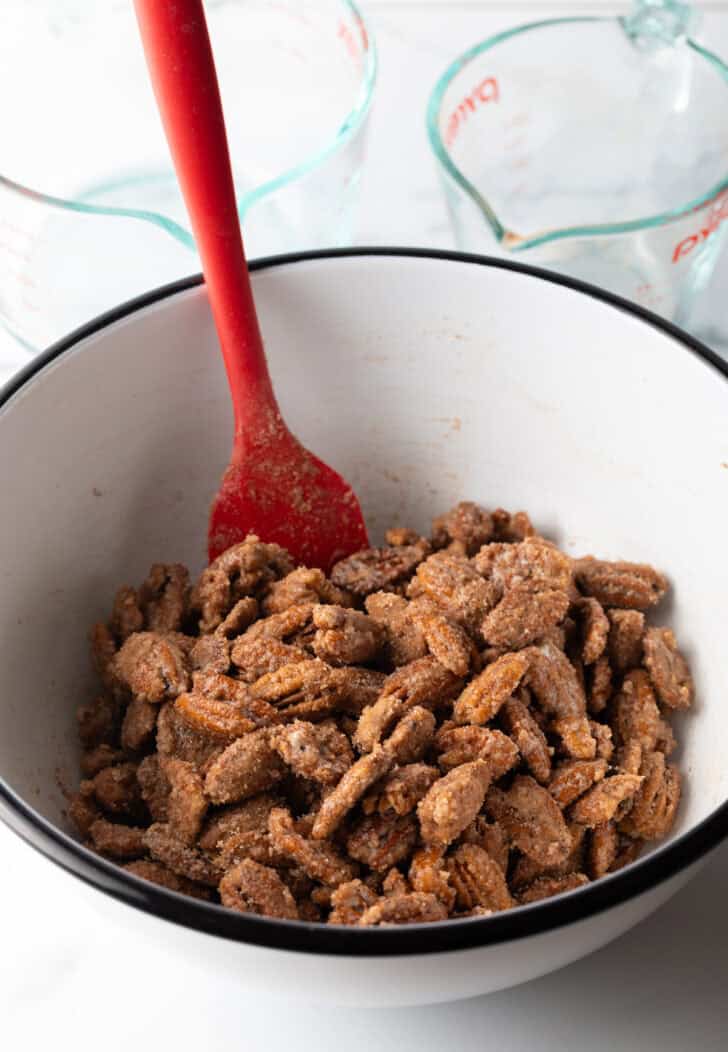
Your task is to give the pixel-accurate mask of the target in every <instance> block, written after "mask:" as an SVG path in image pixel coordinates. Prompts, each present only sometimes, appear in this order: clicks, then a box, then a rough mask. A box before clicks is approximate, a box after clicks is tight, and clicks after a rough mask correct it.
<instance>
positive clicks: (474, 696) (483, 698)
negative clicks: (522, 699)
mask: <svg viewBox="0 0 728 1052" xmlns="http://www.w3.org/2000/svg"><path fill="white" fill-rule="evenodd" d="M569 667H571V666H569ZM528 668H529V657H528V654H524V653H520V652H519V653H515V654H504V655H503V657H500V658H498V659H497V660H496V661H494V662H493V663H492V665H486V667H485V668H484V669H483V671H482V672H481V673H480V675H478V676H476V677H475V679H472V680H471V681H470V683H468V685H467V687H466V688H465V690H464V691H463V692H462V694H461V695H460V697H459V698H458V699H457V701H456V702H455V705H454V707H453V717H454V719H455V722H456V723H477V724H484V723H488V722H489V720H492V719H493V717H494V716H495V715H497V713H498V711H499V709H500V708H501V706H502V705H503V704H504V703H505V702H506V701H507V700H508V698H509V697H510V696H511V694H513V692H514V691H515V689H516V687H517V686H518V684H519V683H520V682H521V680H522V679H523V677H524V676H525V675H526V672H527V671H528Z"/></svg>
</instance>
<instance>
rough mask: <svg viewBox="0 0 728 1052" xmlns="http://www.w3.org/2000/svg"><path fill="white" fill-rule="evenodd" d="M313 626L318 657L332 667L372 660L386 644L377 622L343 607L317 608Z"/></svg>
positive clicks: (314, 648) (315, 651) (315, 649)
mask: <svg viewBox="0 0 728 1052" xmlns="http://www.w3.org/2000/svg"><path fill="white" fill-rule="evenodd" d="M313 623H314V625H315V626H316V635H315V636H314V640H313V651H314V653H315V655H316V657H318V658H321V659H322V660H323V661H328V662H329V664H331V665H359V664H366V663H367V662H369V661H373V660H374V659H375V658H376V656H377V654H378V653H379V650H380V648H381V646H382V642H383V633H382V630H381V629H380V627H379V625H378V624H377V623H376V621H373V620H372V619H371V618H370V617H367V615H366V614H363V613H361V612H360V611H359V610H347V609H346V608H345V607H343V606H334V605H330V606H315V607H314V608H313Z"/></svg>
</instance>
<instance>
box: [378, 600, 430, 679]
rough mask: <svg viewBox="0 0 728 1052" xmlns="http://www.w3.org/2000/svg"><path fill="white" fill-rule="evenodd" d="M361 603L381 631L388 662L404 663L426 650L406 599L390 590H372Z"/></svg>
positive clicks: (395, 664)
mask: <svg viewBox="0 0 728 1052" xmlns="http://www.w3.org/2000/svg"><path fill="white" fill-rule="evenodd" d="M364 605H365V606H366V610H367V613H368V614H369V617H370V618H371V620H372V621H374V622H375V623H376V624H377V625H379V627H380V628H381V629H382V632H383V634H384V656H385V658H386V660H387V662H388V663H389V664H390V665H394V666H395V667H397V666H399V665H408V664H409V663H410V662H412V661H416V660H417V659H418V658H422V657H424V656H425V654H427V643H426V642H425V637H424V634H423V632H422V630H421V628H420V627H419V625H418V624H416V623H415V621H414V620H413V619H412V617H411V616H410V603H409V602H408V601H407V600H406V599H404V598H403V597H402V596H401V595H394V593H392V592H374V593H373V594H372V595H369V596H367V598H366V600H365V602H364Z"/></svg>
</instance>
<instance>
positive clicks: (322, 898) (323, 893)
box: [289, 870, 331, 909]
mask: <svg viewBox="0 0 728 1052" xmlns="http://www.w3.org/2000/svg"><path fill="white" fill-rule="evenodd" d="M290 872H291V871H290V870H289V873H290ZM301 872H303V871H301ZM306 879H309V878H306ZM311 884H313V881H311ZM309 894H310V899H311V901H312V902H314V903H315V904H316V905H317V906H320V907H322V908H323V909H330V908H331V888H324V887H322V886H321V885H318V886H317V885H315V884H314V885H313V887H312V888H311V891H310V893H309Z"/></svg>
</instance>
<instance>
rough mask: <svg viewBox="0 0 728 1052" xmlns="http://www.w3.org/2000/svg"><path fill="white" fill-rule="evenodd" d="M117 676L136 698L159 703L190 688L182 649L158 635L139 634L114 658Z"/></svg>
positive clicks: (127, 642) (124, 645) (149, 633)
mask: <svg viewBox="0 0 728 1052" xmlns="http://www.w3.org/2000/svg"><path fill="white" fill-rule="evenodd" d="M114 674H115V676H116V678H117V680H118V681H119V682H120V683H123V684H124V686H126V687H127V688H128V689H129V690H130V691H131V693H132V694H133V695H134V697H136V698H140V699H141V700H142V701H150V702H153V703H155V704H157V703H159V702H162V701H166V700H167V699H168V698H176V697H177V695H178V694H181V693H182V691H183V690H186V689H187V679H188V677H187V668H186V663H185V658H184V654H183V653H182V651H181V649H180V647H179V646H178V645H177V644H176V643H174V642H172V641H171V640H170V639H166V638H165V637H164V636H160V635H158V634H157V633H155V632H137V633H135V634H134V635H132V636H129V638H128V639H127V640H126V642H125V643H124V644H123V646H122V648H121V650H120V651H119V652H118V654H117V655H116V657H115V658H114Z"/></svg>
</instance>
